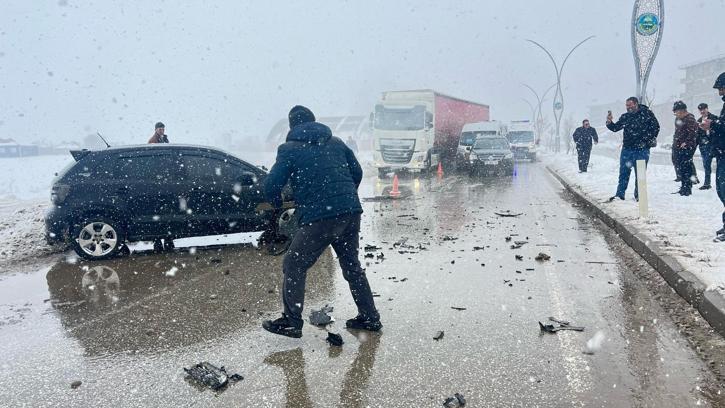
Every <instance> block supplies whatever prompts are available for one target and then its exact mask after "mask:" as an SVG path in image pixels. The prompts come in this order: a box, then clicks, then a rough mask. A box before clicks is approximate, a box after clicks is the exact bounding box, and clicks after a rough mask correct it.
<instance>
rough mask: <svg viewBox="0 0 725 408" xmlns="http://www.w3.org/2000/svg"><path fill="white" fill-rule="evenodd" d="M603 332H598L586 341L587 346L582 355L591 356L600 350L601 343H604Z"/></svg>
mask: <svg viewBox="0 0 725 408" xmlns="http://www.w3.org/2000/svg"><path fill="white" fill-rule="evenodd" d="M604 339H605V336H604V332H603V331H601V330H599V331H597V332H596V333H594V337H592V338H591V339H589V340H587V346H586V348H585V349H584V351H583V353H584V354H588V355H593V354H594V352H595V351H599V350H600V349H601V348H602V343H604Z"/></svg>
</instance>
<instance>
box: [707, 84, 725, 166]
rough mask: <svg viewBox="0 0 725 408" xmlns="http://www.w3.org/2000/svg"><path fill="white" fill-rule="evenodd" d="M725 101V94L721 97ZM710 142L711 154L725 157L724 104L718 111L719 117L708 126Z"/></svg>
mask: <svg viewBox="0 0 725 408" xmlns="http://www.w3.org/2000/svg"><path fill="white" fill-rule="evenodd" d="M722 100H723V102H725V96H723V98H722ZM710 129H711V130H710V143H711V144H712V151H713V154H714V155H715V156H717V157H725V104H723V107H722V110H721V111H720V117H718V118H717V120H714V121H713V122H712V125H711V128H710Z"/></svg>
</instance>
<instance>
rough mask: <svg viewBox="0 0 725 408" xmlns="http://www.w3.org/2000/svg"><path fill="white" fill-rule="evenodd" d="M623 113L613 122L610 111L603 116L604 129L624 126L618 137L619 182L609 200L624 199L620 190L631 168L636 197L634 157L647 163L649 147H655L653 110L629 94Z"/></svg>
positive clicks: (624, 187) (656, 128)
mask: <svg viewBox="0 0 725 408" xmlns="http://www.w3.org/2000/svg"><path fill="white" fill-rule="evenodd" d="M625 106H626V108H627V112H626V113H624V114H622V116H620V118H619V120H618V121H616V122H614V121H613V118H612V112H609V114H608V115H607V129H609V130H611V131H612V132H619V131H620V130H622V129H624V136H623V138H622V152H621V153H620V156H619V182H618V184H617V192H616V193H615V194H614V196H612V197H611V198H610V199H609V201H614V200H615V199H617V198H619V199H620V200H624V193H625V191H627V185H628V184H629V175H630V174H631V172H632V167H634V174H635V184H634V198H635V199H637V200H639V192H638V190H637V182H636V177H637V160H644V161H645V163H647V162H649V149H650V148H652V147H655V146H657V135H658V134H659V133H660V123H659V122H658V121H657V118H656V117H655V115H654V113H652V111H651V110H650V109H649V108H648V107H647V106H645V105H641V104H640V103H639V99H637V98H636V97H634V96H632V97H629V98H627V101H626V103H625Z"/></svg>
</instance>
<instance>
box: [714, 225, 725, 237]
mask: <svg viewBox="0 0 725 408" xmlns="http://www.w3.org/2000/svg"><path fill="white" fill-rule="evenodd" d="M715 235H725V227H722V229H719V230H717V231H715Z"/></svg>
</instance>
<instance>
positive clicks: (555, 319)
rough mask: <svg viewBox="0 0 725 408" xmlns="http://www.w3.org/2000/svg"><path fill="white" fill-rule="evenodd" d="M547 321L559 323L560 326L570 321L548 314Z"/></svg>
mask: <svg viewBox="0 0 725 408" xmlns="http://www.w3.org/2000/svg"><path fill="white" fill-rule="evenodd" d="M549 321H552V322H554V323H559V324H560V325H562V326H568V325H569V324H570V323H569V322H568V321H566V320H559V319H557V318H555V317H552V316H549Z"/></svg>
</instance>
